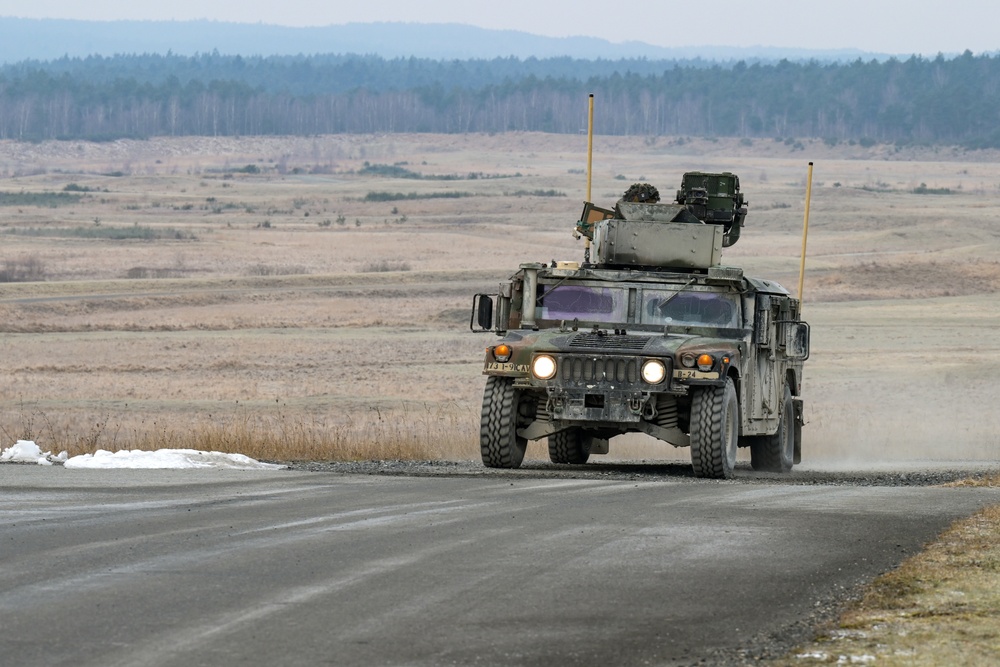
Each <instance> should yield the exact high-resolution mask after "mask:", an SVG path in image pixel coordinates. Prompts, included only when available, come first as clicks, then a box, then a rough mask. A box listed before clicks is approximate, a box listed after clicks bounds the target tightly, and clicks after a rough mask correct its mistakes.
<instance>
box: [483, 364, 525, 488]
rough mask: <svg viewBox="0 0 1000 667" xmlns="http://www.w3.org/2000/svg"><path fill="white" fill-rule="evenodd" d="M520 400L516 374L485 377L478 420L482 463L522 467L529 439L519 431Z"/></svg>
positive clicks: (490, 466) (491, 466)
mask: <svg viewBox="0 0 1000 667" xmlns="http://www.w3.org/2000/svg"><path fill="white" fill-rule="evenodd" d="M520 404H521V392H520V391H519V390H517V389H514V380H513V378H506V377H497V376H492V377H489V378H487V379H486V390H485V391H484V392H483V411H482V419H481V421H480V423H479V447H480V450H481V452H482V457H483V465H485V466H487V467H489V468H517V467H520V465H521V461H523V460H524V452H525V450H526V449H527V448H528V440H527V439H526V438H522V437H520V436H518V435H517V425H518V424H517V422H518V409H519V408H520Z"/></svg>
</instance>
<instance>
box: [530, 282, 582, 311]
mask: <svg viewBox="0 0 1000 667" xmlns="http://www.w3.org/2000/svg"><path fill="white" fill-rule="evenodd" d="M572 277H573V276H566V277H565V278H563V279H562V280H559V281H556V282H555V283H553V284H552V285H551V286H550V287H549V291H548V292H542V293H541V294H540V295H539V296H538V297H537V298H536V299H535V305H536V306H537V305H539V304H541V303H542V299H544V298H545V296H546V295H547V294H548V293H549V292H551V291H552V290H554V289H555V288H557V287H559V286H560V285H562V284H563V283H564V282H566V281H567V280H569V279H570V278H572Z"/></svg>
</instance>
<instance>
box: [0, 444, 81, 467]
mask: <svg viewBox="0 0 1000 667" xmlns="http://www.w3.org/2000/svg"><path fill="white" fill-rule="evenodd" d="M66 458H67V455H66V452H62V453H60V454H59V455H58V456H52V452H44V453H43V452H42V450H41V448H40V447H39V446H38V445H36V444H35V443H34V442H32V441H31V440H18V441H17V444H15V445H14V446H13V447H8V448H7V449H5V450H3V452H0V462H4V463H6V462H10V463H37V464H38V465H43V466H50V465H52V464H53V463H62V462H63V461H65V460H66Z"/></svg>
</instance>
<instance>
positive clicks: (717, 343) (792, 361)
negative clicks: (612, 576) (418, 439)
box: [470, 172, 809, 478]
mask: <svg viewBox="0 0 1000 667" xmlns="http://www.w3.org/2000/svg"><path fill="white" fill-rule="evenodd" d="M658 199H659V197H658V192H657V191H656V189H655V188H653V187H652V186H650V185H648V184H636V185H634V186H632V188H630V189H629V191H627V192H626V194H625V196H624V197H623V198H622V199H621V200H619V201H618V202H617V203H616V205H615V207H614V208H613V209H604V208H600V207H597V206H594V205H593V204H591V203H589V202H588V203H586V204H585V206H584V210H583V215H582V216H581V219H580V221H579V222H578V223H577V232H578V233H579V234H580V235H583V236H586V237H587V239H588V240H589V241H592V243H593V250H594V253H595V255H596V257H595V261H594V262H591V261H590V257H589V251H588V252H587V253H586V254H585V257H584V262H583V263H578V262H555V261H554V262H552V263H549V264H541V263H528V264H522V265H521V266H520V268H519V270H518V271H517V272H516V273H515V274H514V275H513V276H511V278H510V279H509V280H508V281H506V282H504V283H502V284H501V285H500V289H499V292H498V294H496V295H487V294H477V295H476V296H475V298H474V301H473V313H472V320H471V322H470V327H471V328H472V329H473V330H478V331H493V332H496V333H497V334H498V335H499V336H500V340H499V342H497V343H496V344H493V345H490V346H489V347H488V348H487V351H486V359H485V363H484V367H483V374H484V375H486V376H487V380H486V390H485V393H484V396H483V407H482V421H481V427H480V434H481V435H480V445H481V449H482V459H483V463H484V464H485V465H487V466H490V467H499V468H516V467H518V466H520V465H521V462H522V460H523V458H524V453H525V448H526V446H527V441H528V440H537V439H540V438H548V449H549V457H550V458H551V460H552V461H553V462H555V463H563V464H573V463H575V464H582V463H586V462H587V460H588V459H589V458H590V456H592V455H596V454H607V453H608V452H609V451H610V443H609V441H610V439H611V438H612V437H613V436H616V435H620V434H623V433H632V432H639V433H646V434H648V435H651V436H653V437H654V438H657V439H659V440H662V441H663V442H666V443H669V444H671V445H673V446H676V447H690V448H691V463H692V466H693V468H694V473H695V475H697V476H699V477H714V478H727V477H730V476H731V475H732V473H733V468H734V465H735V462H736V454H737V448H738V447H749V448H750V459H751V465H752V467H753V468H754V469H755V470H762V471H771V472H787V471H789V470H791V468H792V465H793V464H794V463H798V462H799V461H800V459H801V443H802V424H803V417H802V399H801V398H800V389H801V386H802V367H803V362H804V361H805V360H806V359H807V358H808V357H809V326H808V324H806V323H805V322H802V321H801V320H800V316H799V301H798V300H797V299H794V298H792V297H791V296H790V295H789V293H788V291H787V290H785V289H784V288H783V287H782V286H781V285H778V284H777V283H775V282H771V281H769V280H762V279H758V278H751V277H748V276H745V275H744V274H743V270H742V269H740V268H736V267H727V266H723V265H721V263H720V262H721V257H722V248H723V247H726V246H729V245H732V244H733V243H735V242H736V240H737V239H738V238H739V234H740V228H741V227H742V226H743V222H744V219H745V217H746V211H747V209H746V202H745V201H744V200H743V195H742V194H740V193H739V179H738V177H737V176H736V175H734V174H730V173H728V172H727V173H722V174H707V173H702V172H691V173H688V174H685V175H684V177H683V180H682V187H681V189H680V190H679V191H678V193H677V199H676V201H675V202H674V203H672V204H663V203H659V201H658ZM588 250H589V244H588Z"/></svg>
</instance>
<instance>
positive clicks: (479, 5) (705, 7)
mask: <svg viewBox="0 0 1000 667" xmlns="http://www.w3.org/2000/svg"><path fill="white" fill-rule="evenodd" d="M0 16H16V17H23V18H67V19H84V20H94V21H106V20H116V19H128V20H144V19H152V20H178V21H185V20H191V19H211V20H216V21H234V22H243V23H270V24H277V25H288V26H324V25H330V24H342V23H354V22H364V23H368V22H376V21H407V22H419V23H467V24H471V25H476V26H480V27H483V28H495V29H510V30H521V31H524V32H530V33H535V34H539V35H548V36H554V37H566V36H576V35H583V36H587V35H592V36H597V37H602V38H604V39H607V40H610V41H613V42H622V41H630V40H635V41H640V42H646V43H649V44H655V45H658V46H706V45H711V46H777V47H793V48H809V49H831V48H833V49H839V48H857V49H862V50H865V51H872V52H879V53H892V54H902V55H909V54H913V53H919V54H923V55H934V54H937V53H960V52H962V51H964V50H966V49H969V50H971V51H973V52H974V53H982V52H986V51H990V52H992V51H996V50H1000V30H998V27H997V24H998V19H1000V2H997V0H951V1H950V2H941V1H940V0H836V2H830V1H827V2H822V1H821V2H801V1H800V2H792V1H791V0H709V1H708V2H694V1H692V0H683V1H677V0H644V1H639V2H636V1H632V0H619V1H617V2H609V1H608V0H499V1H498V0H433V2H420V1H419V0H280V1H276V0H168V1H167V2H149V1H148V0H145V1H143V0H87V1H85V2H83V1H81V0H0Z"/></svg>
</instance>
